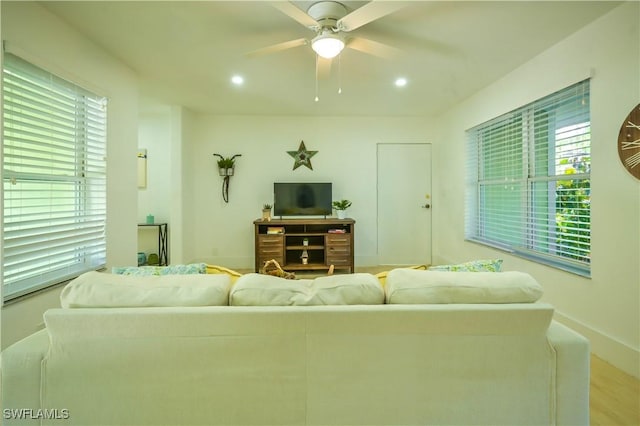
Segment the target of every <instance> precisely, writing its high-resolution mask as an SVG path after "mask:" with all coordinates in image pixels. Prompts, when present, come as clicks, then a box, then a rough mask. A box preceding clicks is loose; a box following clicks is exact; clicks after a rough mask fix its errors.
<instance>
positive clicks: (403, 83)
mask: <svg viewBox="0 0 640 426" xmlns="http://www.w3.org/2000/svg"><path fill="white" fill-rule="evenodd" d="M395 85H396V86H398V87H404V86H406V85H407V79H406V78H404V77H400V78H398V79H396V81H395Z"/></svg>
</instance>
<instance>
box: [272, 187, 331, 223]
mask: <svg viewBox="0 0 640 426" xmlns="http://www.w3.org/2000/svg"><path fill="white" fill-rule="evenodd" d="M331 197H332V194H331V183H307V182H299V183H286V182H276V183H274V184H273V214H274V216H329V215H331V201H332V199H331Z"/></svg>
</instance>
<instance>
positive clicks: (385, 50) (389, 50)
mask: <svg viewBox="0 0 640 426" xmlns="http://www.w3.org/2000/svg"><path fill="white" fill-rule="evenodd" d="M346 46H347V47H348V48H349V49H354V50H358V51H360V52H363V53H368V54H369V55H374V56H378V57H380V58H384V59H393V58H396V57H398V56H399V55H400V54H401V53H402V50H400V49H398V48H396V47H392V46H389V45H388V44H384V43H380V42H377V41H374V40H371V39H368V38H362V37H353V38H351V39H350V40H348V42H347V44H346Z"/></svg>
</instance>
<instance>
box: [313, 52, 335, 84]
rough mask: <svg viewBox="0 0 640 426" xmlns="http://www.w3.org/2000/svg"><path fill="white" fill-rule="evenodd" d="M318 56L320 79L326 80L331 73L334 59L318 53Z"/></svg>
mask: <svg viewBox="0 0 640 426" xmlns="http://www.w3.org/2000/svg"><path fill="white" fill-rule="evenodd" d="M316 57H317V58H318V65H317V66H318V79H320V80H326V79H327V78H329V76H330V75H331V65H332V64H333V60H332V59H327V58H323V57H322V56H320V55H316Z"/></svg>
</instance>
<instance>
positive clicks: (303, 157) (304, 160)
mask: <svg viewBox="0 0 640 426" xmlns="http://www.w3.org/2000/svg"><path fill="white" fill-rule="evenodd" d="M317 153H318V151H307V147H306V146H304V141H300V146H299V147H298V150H297V151H287V154H289V155H290V156H292V157H293V158H294V160H296V161H295V162H294V163H293V170H295V169H297V168H298V167H300V166H306V167H308V168H310V169H311V170H313V166H312V165H311V157H313V156H314V155H316V154H317Z"/></svg>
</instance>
